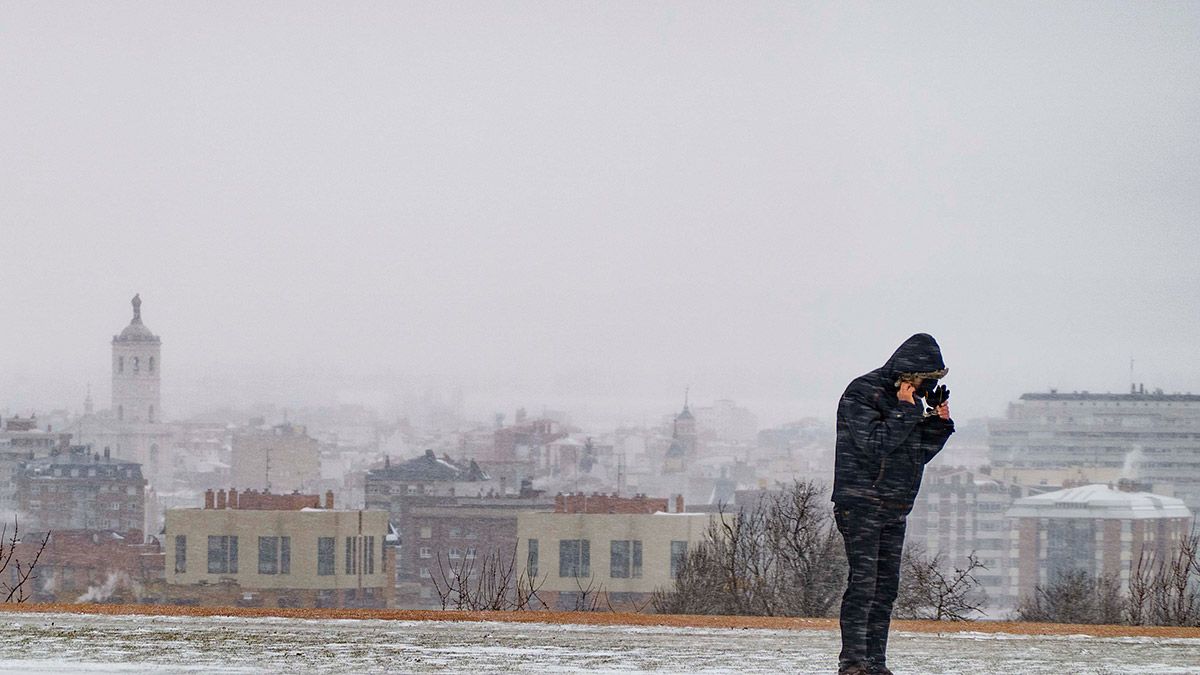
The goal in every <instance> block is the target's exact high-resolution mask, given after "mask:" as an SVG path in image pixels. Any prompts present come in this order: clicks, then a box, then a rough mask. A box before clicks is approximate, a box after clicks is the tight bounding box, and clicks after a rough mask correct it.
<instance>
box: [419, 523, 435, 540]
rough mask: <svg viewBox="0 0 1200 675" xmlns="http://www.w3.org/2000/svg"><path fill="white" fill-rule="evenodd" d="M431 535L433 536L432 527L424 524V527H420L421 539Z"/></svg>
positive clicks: (428, 537)
mask: <svg viewBox="0 0 1200 675" xmlns="http://www.w3.org/2000/svg"><path fill="white" fill-rule="evenodd" d="M432 537H433V528H432V527H428V526H426V527H422V528H421V538H422V539H430V538H432Z"/></svg>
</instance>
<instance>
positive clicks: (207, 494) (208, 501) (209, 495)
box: [104, 448, 214, 509]
mask: <svg viewBox="0 0 1200 675" xmlns="http://www.w3.org/2000/svg"><path fill="white" fill-rule="evenodd" d="M104 450H105V452H107V451H108V448H105V449H104ZM213 496H214V495H213V491H212V488H209V489H207V490H205V491H204V508H206V509H211V508H212V507H213Z"/></svg>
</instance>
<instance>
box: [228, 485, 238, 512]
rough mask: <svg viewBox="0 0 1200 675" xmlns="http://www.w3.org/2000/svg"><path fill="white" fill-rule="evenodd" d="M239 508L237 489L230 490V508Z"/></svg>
mask: <svg viewBox="0 0 1200 675" xmlns="http://www.w3.org/2000/svg"><path fill="white" fill-rule="evenodd" d="M237 507H238V491H237V488H229V508H231V509H236V508H237Z"/></svg>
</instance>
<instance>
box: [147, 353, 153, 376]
mask: <svg viewBox="0 0 1200 675" xmlns="http://www.w3.org/2000/svg"><path fill="white" fill-rule="evenodd" d="M148 365H149V366H150V368H149V370H150V372H152V373H153V372H154V357H153V356H151V357H150V361H149V363H148Z"/></svg>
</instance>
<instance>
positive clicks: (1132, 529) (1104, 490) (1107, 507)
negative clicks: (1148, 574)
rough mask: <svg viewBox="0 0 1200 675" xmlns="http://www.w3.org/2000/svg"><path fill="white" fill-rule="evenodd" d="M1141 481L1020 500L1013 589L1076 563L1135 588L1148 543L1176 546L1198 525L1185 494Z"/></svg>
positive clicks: (1024, 589) (1014, 511) (1153, 548)
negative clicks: (1148, 488) (1150, 488)
mask: <svg viewBox="0 0 1200 675" xmlns="http://www.w3.org/2000/svg"><path fill="white" fill-rule="evenodd" d="M1135 489H1136V485H1134V484H1132V483H1129V482H1126V483H1123V484H1120V485H1119V486H1118V487H1117V488H1115V489H1114V488H1113V487H1110V486H1108V485H1099V484H1097V485H1082V486H1079V487H1073V488H1069V489H1066V490H1057V491H1054V492H1048V493H1046V494H1042V495H1036V496H1032V497H1025V498H1022V499H1018V500H1016V501H1015V502H1013V505H1012V507H1011V508H1009V509H1008V511H1007V515H1008V517H1009V518H1010V519H1012V520H1013V527H1012V529H1011V533H1010V537H1011V538H1010V543H1009V548H1010V550H1011V551H1012V556H1013V559H1012V561H1011V563H1010V564H1009V566H1008V581H1009V585H1010V594H1011V595H1012V596H1013V597H1024V596H1027V595H1028V594H1030V593H1032V592H1033V590H1034V587H1035V586H1036V585H1038V584H1041V585H1043V586H1044V585H1045V584H1047V583H1049V582H1051V581H1052V580H1053V579H1054V577H1055V575H1056V574H1058V573H1059V572H1064V571H1069V570H1083V571H1085V572H1087V573H1089V574H1091V575H1094V576H1099V575H1112V576H1114V577H1116V578H1117V579H1119V580H1120V582H1121V586H1122V587H1123V588H1128V584H1129V573H1130V569H1131V567H1133V566H1134V565H1136V564H1137V561H1138V558H1139V556H1140V555H1142V553H1143V551H1146V552H1149V553H1154V554H1156V555H1159V556H1165V555H1167V554H1169V553H1170V551H1171V550H1172V548H1173V547H1174V546H1175V545H1176V544H1177V543H1178V542H1179V541H1180V540H1181V539H1182V538H1183V537H1185V536H1187V535H1188V533H1189V532H1190V531H1191V527H1192V512H1191V511H1189V510H1188V508H1187V507H1186V506H1185V505H1184V503H1183V501H1182V500H1179V499H1175V498H1173V497H1164V496H1161V495H1156V494H1151V493H1148V492H1136V491H1133V490H1135Z"/></svg>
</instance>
